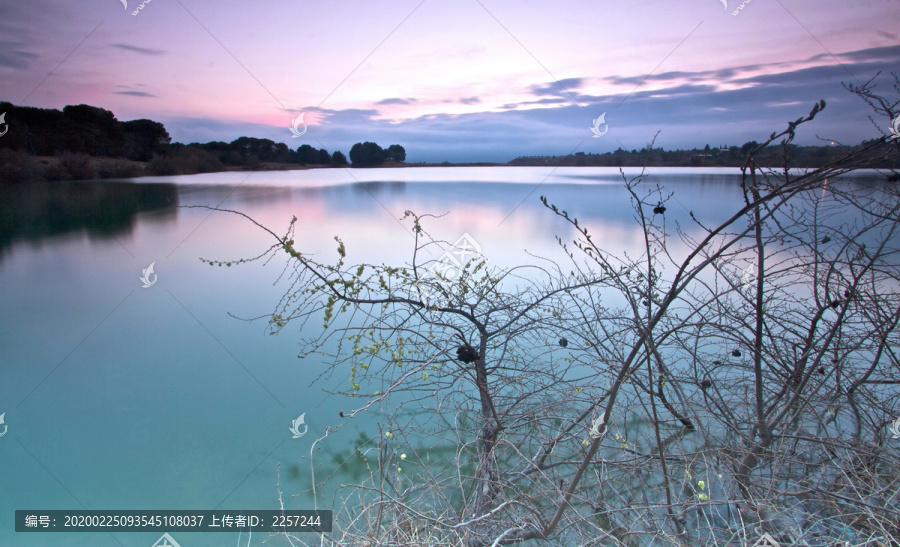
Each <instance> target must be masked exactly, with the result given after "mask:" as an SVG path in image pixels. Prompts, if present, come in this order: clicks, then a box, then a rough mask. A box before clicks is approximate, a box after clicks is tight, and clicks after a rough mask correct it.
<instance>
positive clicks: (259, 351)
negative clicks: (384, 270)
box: [0, 167, 741, 547]
mask: <svg viewBox="0 0 900 547" xmlns="http://www.w3.org/2000/svg"><path fill="white" fill-rule="evenodd" d="M650 171H651V174H652V177H651V178H650V182H652V183H657V182H658V183H660V184H662V185H665V187H666V189H667V191H670V192H674V196H673V198H672V200H671V201H670V202H669V203H668V211H667V213H666V217H665V219H666V223H667V224H666V225H667V228H668V229H669V233H671V234H674V233H675V229H676V223H680V224H681V227H682V228H683V229H685V230H686V231H687V232H689V233H697V231H696V229H695V227H694V225H693V224H692V223H691V221H690V217H689V212H690V211H693V212H694V214H695V215H696V216H697V218H698V219H699V220H701V221H703V222H704V223H705V224H707V225H709V224H713V223H715V222H716V221H719V220H722V219H724V218H725V215H726V213H728V212H729V211H733V210H734V207H738V206H739V204H740V201H741V196H740V188H739V186H738V183H739V178H738V177H737V176H736V175H735V173H736V170H729V169H651V170H650ZM542 194H543V195H546V196H548V198H549V199H550V201H551V202H552V203H555V204H557V205H558V206H559V207H560V209H566V210H568V211H569V212H570V213H571V214H573V215H575V216H577V217H578V218H579V219H580V220H581V221H582V222H584V223H585V224H588V225H590V226H591V227H592V229H591V232H592V233H593V234H594V236H593V237H594V238H595V240H597V241H602V242H603V244H604V246H606V247H607V248H609V249H611V250H629V249H637V248H639V246H640V242H641V240H640V232H639V231H636V230H635V229H634V226H635V224H634V221H633V211H632V209H631V207H630V205H629V202H628V196H627V194H626V192H625V190H624V188H623V186H622V183H621V177H620V176H619V175H618V173H617V171H616V170H615V169H605V168H563V169H556V170H555V171H554V170H552V169H550V168H536V167H525V168H432V169H425V168H409V169H379V170H351V171H346V170H316V171H302V172H277V173H253V174H247V173H226V174H210V175H197V176H183V177H167V178H145V179H138V180H135V181H129V182H109V181H105V182H84V183H68V184H56V185H46V186H30V187H28V188H15V189H10V188H0V283H2V292H0V309H2V310H3V315H2V318H0V322H2V325H0V351H2V353H0V413H4V412H5V425H6V426H8V430H7V433H6V434H5V435H4V436H3V437H0V477H2V479H0V480H2V482H0V545H4V546H6V545H9V546H14V545H54V546H55V545H73V546H74V545H79V546H81V545H83V546H92V547H93V546H107V545H108V546H117V545H124V546H129V547H130V546H145V547H149V546H150V545H152V544H153V543H154V542H155V541H156V540H157V539H158V538H159V535H160V534H158V533H116V534H92V533H85V534H43V535H36V534H35V535H26V534H21V533H20V534H16V533H15V532H14V525H13V513H14V511H15V510H16V509H214V508H220V509H276V508H278V492H277V489H276V484H277V482H278V478H277V469H278V465H279V464H280V466H281V482H280V484H281V489H282V492H283V494H284V498H285V506H286V508H288V509H309V508H312V507H313V498H312V496H311V493H310V491H309V489H310V484H311V476H310V460H309V458H310V447H311V444H312V443H313V441H314V440H315V439H317V438H319V437H320V436H322V435H323V434H324V431H325V428H326V427H328V426H335V425H338V424H339V423H341V419H340V418H339V417H338V412H339V411H340V410H345V411H347V410H350V409H352V408H355V405H354V403H356V405H358V401H355V400H351V399H345V398H342V397H336V396H328V395H326V394H325V393H324V391H323V389H328V388H335V389H337V388H338V387H339V386H346V378H345V377H343V376H341V375H339V374H338V375H335V376H333V377H331V378H328V379H325V380H322V381H321V382H320V383H316V384H314V385H311V384H312V382H313V381H314V380H315V379H316V378H317V377H318V375H319V374H320V373H321V372H323V371H324V370H325V368H324V365H323V363H321V362H319V361H317V360H316V359H315V358H307V359H304V360H300V359H298V358H297V352H298V350H299V346H298V339H299V337H300V336H301V333H300V332H298V331H297V329H296V328H294V329H288V330H286V331H284V332H283V333H282V334H281V335H279V336H269V335H267V334H266V333H265V326H266V325H265V320H264V319H263V320H259V321H255V322H247V321H242V320H240V319H236V318H235V317H234V316H236V317H238V318H246V319H251V318H257V317H264V316H266V315H269V314H271V312H272V311H273V309H274V308H275V306H276V304H277V303H278V300H279V298H280V297H281V295H282V294H283V292H284V291H285V286H284V285H283V284H280V285H274V286H273V284H274V283H275V282H276V279H277V278H278V276H279V274H280V273H281V271H282V268H283V265H284V261H283V260H282V259H281V258H280V257H279V259H277V260H274V261H272V262H270V263H269V264H268V265H263V264H262V263H252V264H249V265H245V266H241V267H232V268H225V267H221V268H217V267H210V266H208V265H204V264H202V263H201V262H200V260H199V258H200V257H203V258H209V259H216V260H220V259H221V260H226V259H238V258H249V257H253V256H256V255H258V254H260V253H262V252H263V251H264V250H265V249H266V248H267V247H268V246H269V245H270V244H271V243H272V240H271V236H269V235H268V234H266V233H265V232H263V231H261V230H260V229H258V228H256V227H255V226H253V225H252V224H251V223H250V222H248V221H247V220H245V219H242V218H239V217H237V216H235V215H227V214H222V213H216V214H210V212H209V211H208V210H205V209H189V208H179V207H178V206H179V205H219V206H221V207H223V208H230V209H236V210H240V211H242V212H244V213H246V214H248V215H250V216H251V217H253V218H254V219H256V220H257V221H258V222H260V223H261V224H263V225H265V226H267V227H269V228H271V229H272V230H273V231H274V232H276V233H283V232H284V230H285V229H286V228H287V226H288V223H289V222H290V219H291V217H292V216H294V215H295V216H296V217H297V218H298V222H297V230H296V236H295V240H296V241H297V247H298V248H300V249H301V250H303V251H305V252H307V253H311V252H314V253H316V254H317V255H318V256H319V257H327V259H328V260H331V259H332V258H333V257H334V256H335V252H334V251H335V247H336V244H335V243H334V241H333V239H332V238H333V237H334V236H335V235H340V236H341V237H342V238H343V239H344V241H345V243H346V246H347V251H348V258H347V261H348V263H354V262H375V263H382V262H384V263H398V262H404V261H406V260H408V259H409V258H410V257H411V250H412V244H413V237H412V235H411V233H410V231H409V229H410V223H409V221H402V222H401V221H400V220H399V219H400V217H402V216H403V212H404V211H405V210H407V209H410V210H413V211H415V212H416V213H434V214H443V213H448V214H447V215H446V216H444V217H442V218H440V219H432V220H430V221H429V222H428V223H427V224H426V225H425V227H426V229H428V230H429V231H430V232H431V233H432V235H434V236H436V237H439V238H441V239H446V240H450V241H451V242H452V241H455V240H456V239H457V238H458V237H459V236H461V235H462V234H463V233H468V234H470V235H471V236H472V237H473V238H474V239H475V240H476V241H477V242H478V243H479V244H480V245H481V247H482V249H483V252H484V254H485V255H487V256H488V257H489V258H490V259H491V261H492V263H493V264H495V265H500V266H505V265H514V264H524V263H528V262H530V261H531V259H529V257H528V254H527V253H528V252H530V253H537V254H540V255H543V256H547V257H549V258H551V259H554V260H558V261H560V263H562V262H563V261H564V255H563V254H562V253H561V252H560V250H559V249H558V247H557V245H556V242H555V240H554V236H556V235H559V236H561V237H562V238H563V240H564V241H565V240H571V239H572V237H573V232H572V231H571V230H570V229H569V228H568V227H567V225H566V224H565V223H563V222H560V221H559V220H558V219H556V217H554V216H553V215H552V214H551V213H550V212H549V211H547V210H546V209H544V207H543V206H542V205H541V203H540V201H539V196H540V195H542ZM435 258H437V257H435ZM150 263H155V265H154V271H155V273H156V274H157V276H158V277H157V282H156V283H155V284H154V285H153V286H151V287H149V288H143V287H142V285H143V283H142V282H141V281H140V280H139V278H140V277H141V274H142V270H143V269H145V268H147V267H148V266H149V265H150ZM229 314H230V315H229ZM312 323H313V324H314V325H316V326H318V324H319V323H318V322H316V321H313V322H312ZM339 376H340V377H339ZM304 412H305V413H306V423H307V424H308V426H309V431H308V433H307V434H306V435H305V436H303V437H301V438H299V439H293V438H292V435H291V433H290V431H289V427H290V425H291V422H292V420H294V419H295V418H297V417H298V416H299V415H300V414H301V413H304ZM343 423H344V424H345V425H344V427H343V428H341V429H340V430H339V431H338V432H336V433H334V434H331V435H329V436H328V438H327V439H325V440H324V441H322V442H321V443H320V445H319V449H318V450H317V451H316V452H315V457H314V462H315V466H316V478H317V480H322V479H323V478H325V477H327V476H329V475H332V474H334V476H332V477H331V478H330V479H329V481H328V484H327V486H326V487H325V489H324V490H320V491H319V497H318V503H319V507H320V508H326V509H327V508H331V507H332V505H333V503H334V499H335V496H336V495H337V490H338V486H339V485H340V484H341V483H342V482H349V480H350V477H351V473H352V472H353V469H352V468H349V467H341V464H340V462H342V461H343V460H344V459H345V458H346V457H347V456H349V454H350V453H351V452H352V450H353V449H354V448H355V446H356V445H355V444H354V441H355V440H356V439H358V438H359V437H360V435H363V436H365V437H368V436H372V435H373V434H377V431H378V413H377V412H372V413H370V414H368V415H367V416H366V417H363V418H357V419H356V420H355V421H353V422H346V421H344V422H343ZM2 427H3V426H0V432H2V430H3V429H2ZM373 432H374V433H373ZM173 536H174V537H175V539H176V540H178V541H179V542H180V544H181V545H182V547H193V546H206V545H209V546H213V545H237V544H238V534H236V533H231V534H224V533H223V534H207V535H204V534H196V533H180V534H173ZM306 539H307V540H309V541H312V540H313V539H314V538H313V537H308V538H306ZM246 540H247V536H246V535H244V536H243V538H242V542H241V545H246V544H247V541H246ZM264 540H266V536H264V535H261V534H260V535H255V536H254V537H253V541H252V543H251V544H252V545H260V544H261V543H262V542H263V541H264ZM266 545H287V543H286V542H285V541H284V539H282V538H274V539H270V540H269V541H268V542H267V543H266Z"/></svg>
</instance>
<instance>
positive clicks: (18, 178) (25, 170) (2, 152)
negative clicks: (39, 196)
mask: <svg viewBox="0 0 900 547" xmlns="http://www.w3.org/2000/svg"><path fill="white" fill-rule="evenodd" d="M41 180H44V169H43V167H42V166H41V165H40V163H38V162H37V161H35V159H34V157H32V156H30V155H28V154H25V153H23V152H18V151H15V150H10V149H9V148H0V184H15V183H20V182H36V181H41Z"/></svg>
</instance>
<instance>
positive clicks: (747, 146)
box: [741, 141, 759, 155]
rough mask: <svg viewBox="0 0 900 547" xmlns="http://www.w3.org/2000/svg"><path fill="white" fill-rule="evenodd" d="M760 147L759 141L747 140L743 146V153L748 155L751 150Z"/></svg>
mask: <svg viewBox="0 0 900 547" xmlns="http://www.w3.org/2000/svg"><path fill="white" fill-rule="evenodd" d="M758 147H759V143H758V142H756V141H750V142H746V143H744V145H743V146H741V155H747V154H749V153H750V152H752V151H754V150H756V149H757V148H758Z"/></svg>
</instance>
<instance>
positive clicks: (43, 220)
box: [0, 181, 178, 257]
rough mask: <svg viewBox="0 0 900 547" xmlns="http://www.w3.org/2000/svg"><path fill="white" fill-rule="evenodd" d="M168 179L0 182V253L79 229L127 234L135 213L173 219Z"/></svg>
mask: <svg viewBox="0 0 900 547" xmlns="http://www.w3.org/2000/svg"><path fill="white" fill-rule="evenodd" d="M177 205H178V191H177V186H176V185H175V184H172V183H155V184H134V183H130V182H106V181H104V182H56V183H34V184H19V185H0V257H2V255H3V251H4V250H5V249H7V248H8V247H9V246H10V245H12V243H13V242H14V241H17V240H23V241H36V240H39V239H41V238H46V237H52V236H55V235H59V234H66V233H70V232H77V231H80V230H84V231H85V232H86V233H87V234H88V235H89V236H106V237H108V236H116V235H119V234H123V233H128V232H129V231H130V230H131V229H132V228H133V227H134V224H135V220H136V217H137V215H138V213H142V212H148V211H154V212H156V213H157V214H158V215H159V216H158V219H159V220H166V219H169V220H171V219H174V217H175V211H176V206H177Z"/></svg>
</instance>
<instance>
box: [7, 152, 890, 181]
mask: <svg viewBox="0 0 900 547" xmlns="http://www.w3.org/2000/svg"><path fill="white" fill-rule="evenodd" d="M16 155H17V157H14V158H6V160H7V161H6V162H5V165H3V167H4V169H3V170H2V171H0V184H2V183H6V184H17V183H18V184H20V183H29V182H56V181H66V180H94V179H123V178H137V177H147V176H176V175H196V174H201V173H227V172H240V171H245V172H252V171H305V170H307V169H347V168H352V169H385V168H392V169H396V168H407V167H616V168H617V167H730V168H739V167H740V164H737V163H734V162H722V163H719V162H709V161H704V162H702V164H701V165H672V164H669V163H668V162H654V163H649V164H648V163H644V164H642V163H639V162H622V164H620V165H581V164H579V163H573V162H571V161H567V160H569V157H552V158H540V157H538V158H517V159H515V160H513V161H510V162H508V163H492V162H464V163H451V162H448V161H444V162H440V163H429V162H399V161H386V162H382V163H380V164H378V165H372V166H367V167H353V166H352V165H342V166H335V165H325V164H302V163H275V162H261V163H259V164H258V165H255V166H253V167H252V168H251V167H248V166H226V167H225V168H224V169H202V168H201V169H191V168H190V167H192V166H181V168H180V169H178V170H177V172H173V173H158V172H153V171H152V170H151V169H150V168H148V167H149V166H150V162H141V161H133V160H127V159H123V158H105V157H90V156H85V155H62V156H31V155H28V154H23V153H16ZM813 167H816V166H814V165H811V166H800V165H795V166H792V168H796V169H803V168H813ZM889 179H890V180H897V177H893V178H891V177H889Z"/></svg>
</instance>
